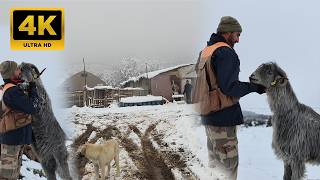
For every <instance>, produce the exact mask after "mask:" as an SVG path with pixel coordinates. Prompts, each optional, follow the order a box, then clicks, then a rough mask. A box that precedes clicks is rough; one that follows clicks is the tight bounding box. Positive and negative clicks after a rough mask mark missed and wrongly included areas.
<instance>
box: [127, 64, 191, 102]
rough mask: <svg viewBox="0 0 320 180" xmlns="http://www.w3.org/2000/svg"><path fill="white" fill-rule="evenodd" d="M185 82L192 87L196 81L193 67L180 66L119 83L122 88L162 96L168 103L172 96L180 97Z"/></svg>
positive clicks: (188, 65) (189, 65) (187, 65)
mask: <svg viewBox="0 0 320 180" xmlns="http://www.w3.org/2000/svg"><path fill="white" fill-rule="evenodd" d="M186 80H189V81H190V82H191V84H192V85H193V86H194V84H195V80H196V73H195V65H194V64H182V65H177V66H174V67H169V68H165V69H161V70H157V71H152V72H147V73H144V74H141V75H139V76H137V77H132V78H130V79H128V80H127V81H124V82H122V83H121V86H122V87H131V88H142V89H144V90H147V91H148V92H149V94H151V95H154V96H162V97H164V98H166V99H167V100H168V101H172V100H173V97H172V96H173V95H175V96H179V95H180V96H181V94H182V93H183V90H184V85H185V84H186Z"/></svg>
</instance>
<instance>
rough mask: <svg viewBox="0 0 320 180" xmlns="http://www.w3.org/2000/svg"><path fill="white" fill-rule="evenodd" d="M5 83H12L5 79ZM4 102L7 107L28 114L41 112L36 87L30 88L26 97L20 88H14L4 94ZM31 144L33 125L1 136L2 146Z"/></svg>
mask: <svg viewBox="0 0 320 180" xmlns="http://www.w3.org/2000/svg"><path fill="white" fill-rule="evenodd" d="M4 82H5V84H6V83H9V82H11V81H10V80H7V79H5V80H4ZM2 100H3V102H4V103H5V104H6V106H8V107H10V108H11V109H14V110H16V111H20V112H24V113H26V114H34V113H36V112H38V111H39V106H38V104H39V103H38V101H39V97H38V95H37V91H36V87H35V86H30V90H29V95H26V94H25V93H24V92H23V90H22V89H20V88H19V87H18V86H13V87H11V88H9V89H7V90H6V92H5V93H4V94H3V97H2ZM31 142H32V128H31V124H29V125H27V126H24V127H21V128H19V129H15V130H12V131H9V132H6V133H3V134H1V135H0V144H7V145H23V144H31Z"/></svg>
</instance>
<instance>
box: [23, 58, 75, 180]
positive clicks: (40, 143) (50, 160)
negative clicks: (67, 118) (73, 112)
mask: <svg viewBox="0 0 320 180" xmlns="http://www.w3.org/2000/svg"><path fill="white" fill-rule="evenodd" d="M20 68H21V78H22V79H23V80H25V81H28V82H30V81H34V82H35V84H36V87H37V93H38V96H39V106H40V111H39V112H38V113H36V114H33V115H32V129H33V134H34V142H33V144H32V145H33V148H34V151H35V152H36V153H37V155H38V157H39V159H40V163H41V166H42V168H43V170H44V171H45V174H46V176H47V179H48V180H55V179H56V175H55V173H56V172H57V173H58V175H59V176H60V177H61V178H62V179H68V180H70V179H72V178H71V176H70V173H69V167H68V163H67V158H68V152H67V148H66V146H65V140H66V135H65V133H64V131H63V130H62V128H61V126H60V125H59V123H58V121H57V120H56V117H55V116H54V114H53V111H52V107H51V101H50V98H49V96H48V94H47V92H46V90H45V88H44V86H43V84H42V81H41V79H40V78H35V76H39V74H40V73H39V70H38V69H37V67H36V66H34V65H33V64H29V63H22V64H21V65H20Z"/></svg>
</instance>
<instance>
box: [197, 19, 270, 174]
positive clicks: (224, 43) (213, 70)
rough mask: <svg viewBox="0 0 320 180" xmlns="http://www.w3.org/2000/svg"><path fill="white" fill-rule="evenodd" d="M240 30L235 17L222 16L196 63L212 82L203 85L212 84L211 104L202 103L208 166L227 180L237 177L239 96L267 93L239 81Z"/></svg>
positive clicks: (256, 86)
mask: <svg viewBox="0 0 320 180" xmlns="http://www.w3.org/2000/svg"><path fill="white" fill-rule="evenodd" d="M241 32H242V27H241V25H240V24H239V22H238V21H237V20H236V19H235V18H233V17H230V16H225V17H222V18H221V20H220V23H219V26H218V28H217V33H213V34H212V35H211V38H210V40H209V41H208V43H207V47H206V48H205V49H204V50H202V51H201V54H200V57H199V61H198V64H197V66H202V67H205V68H206V72H205V73H204V74H205V75H204V76H205V77H206V79H207V80H206V81H209V82H208V83H207V82H206V81H204V82H205V83H203V86H210V87H209V88H207V87H206V89H209V92H210V94H209V92H208V93H207V92H205V93H207V94H208V96H207V97H209V98H205V101H207V100H208V99H209V101H210V100H211V101H212V102H206V103H207V104H208V105H210V106H211V107H208V106H202V113H201V120H202V123H203V124H204V125H205V129H206V134H207V148H208V155H209V166H210V167H212V168H213V172H214V174H215V175H216V176H218V177H219V179H224V180H236V179H237V171H238V163H239V160H238V140H237V132H236V126H237V125H240V124H242V123H243V115H242V111H241V107H240V104H239V99H240V98H241V97H243V96H245V95H247V94H249V93H251V92H257V93H259V94H263V93H265V88H264V87H263V86H260V85H256V84H252V83H249V82H241V81H239V72H240V60H239V58H238V55H237V53H236V52H235V50H234V49H233V47H234V45H235V43H238V42H239V37H240V34H241ZM201 63H202V64H201ZM200 69H201V67H200ZM206 91H208V90H206ZM200 96H201V95H200Z"/></svg>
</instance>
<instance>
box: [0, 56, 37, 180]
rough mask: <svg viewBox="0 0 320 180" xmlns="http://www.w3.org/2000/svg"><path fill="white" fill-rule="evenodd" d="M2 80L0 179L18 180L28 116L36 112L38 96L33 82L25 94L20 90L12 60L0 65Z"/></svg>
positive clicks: (27, 140) (27, 141)
mask: <svg viewBox="0 0 320 180" xmlns="http://www.w3.org/2000/svg"><path fill="white" fill-rule="evenodd" d="M0 73H1V76H2V78H3V81H4V83H5V84H4V86H3V97H2V102H1V103H2V109H3V115H2V117H1V119H0V144H1V149H0V152H1V156H0V180H8V179H10V180H11V179H18V177H19V173H20V167H21V163H22V161H21V156H22V153H23V151H24V147H25V145H28V144H31V142H32V128H31V115H30V114H33V113H36V112H38V111H39V106H38V102H39V97H38V95H37V89H36V86H35V84H34V83H32V82H31V83H30V84H29V88H28V95H27V94H26V93H25V92H24V90H23V89H21V88H20V86H19V84H21V83H22V81H21V80H20V74H21V70H20V69H19V68H18V66H17V63H16V62H14V61H4V62H2V63H1V64H0Z"/></svg>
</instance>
